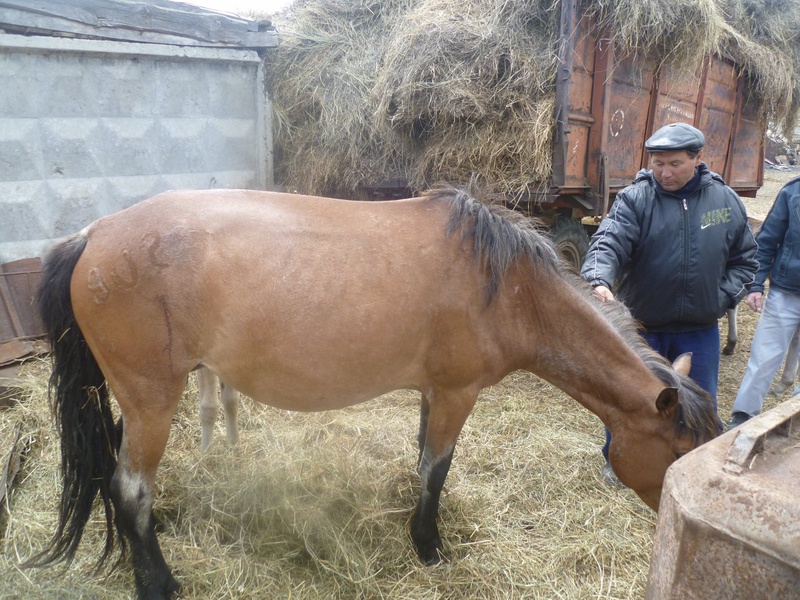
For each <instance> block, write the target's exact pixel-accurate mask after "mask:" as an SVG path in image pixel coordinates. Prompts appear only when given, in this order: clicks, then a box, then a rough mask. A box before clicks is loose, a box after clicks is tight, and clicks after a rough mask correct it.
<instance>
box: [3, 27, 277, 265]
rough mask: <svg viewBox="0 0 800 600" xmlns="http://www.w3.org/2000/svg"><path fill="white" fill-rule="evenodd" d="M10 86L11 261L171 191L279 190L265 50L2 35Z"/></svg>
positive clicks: (7, 187) (7, 214) (6, 163)
mask: <svg viewBox="0 0 800 600" xmlns="http://www.w3.org/2000/svg"><path fill="white" fill-rule="evenodd" d="M0 81H3V82H4V84H3V85H2V86H0V262H7V261H11V260H17V259H20V258H27V257H34V256H42V255H43V254H44V253H45V252H46V249H47V248H48V247H49V246H50V244H51V243H52V241H53V240H55V239H58V238H60V237H63V236H66V235H69V234H71V233H74V232H76V231H79V230H80V229H82V228H83V227H84V226H86V225H87V224H89V223H90V222H91V221H93V220H95V219H97V218H98V217H100V216H102V215H106V214H110V213H112V212H116V211H118V210H121V209H123V208H126V207H128V206H130V205H132V204H134V203H136V202H139V201H141V200H143V199H145V198H148V197H150V196H152V195H154V194H156V193H158V192H161V191H164V190H168V189H186V188H191V189H206V188H214V187H219V188H231V187H235V188H251V189H266V188H269V187H270V186H271V185H272V152H271V149H272V138H271V122H270V119H271V111H270V108H269V104H268V99H267V96H266V92H265V89H264V74H263V63H262V61H261V59H260V57H259V56H258V54H257V53H256V52H254V51H249V50H239V49H227V48H199V47H180V46H170V45H161V44H142V43H135V42H118V41H103V40H83V39H70V38H63V37H29V36H20V35H11V34H0ZM187 210H191V207H187Z"/></svg>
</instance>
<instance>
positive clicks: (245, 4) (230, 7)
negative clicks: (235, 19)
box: [179, 0, 292, 15]
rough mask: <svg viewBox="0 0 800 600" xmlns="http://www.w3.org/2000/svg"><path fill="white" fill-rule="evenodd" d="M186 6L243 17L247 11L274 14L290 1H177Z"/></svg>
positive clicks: (290, 0)
mask: <svg viewBox="0 0 800 600" xmlns="http://www.w3.org/2000/svg"><path fill="white" fill-rule="evenodd" d="M179 1H180V2H185V3H186V4H195V5H197V6H203V7H205V8H211V9H214V10H219V11H223V12H229V13H235V14H238V15H243V14H244V13H246V12H248V11H256V12H263V13H267V14H274V13H275V12H277V11H279V10H281V9H282V8H283V7H284V6H286V5H288V4H290V3H291V2H292V0H179Z"/></svg>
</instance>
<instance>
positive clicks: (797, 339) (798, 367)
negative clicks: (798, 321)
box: [772, 328, 800, 394]
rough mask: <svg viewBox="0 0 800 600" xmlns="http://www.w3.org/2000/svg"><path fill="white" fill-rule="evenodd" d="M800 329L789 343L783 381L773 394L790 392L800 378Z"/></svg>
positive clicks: (782, 374) (776, 385) (777, 384)
mask: <svg viewBox="0 0 800 600" xmlns="http://www.w3.org/2000/svg"><path fill="white" fill-rule="evenodd" d="M799 351H800V328H798V329H797V330H795V332H794V335H793V336H792V341H791V342H789V350H787V351H786V362H785V363H784V365H783V372H782V373H781V379H780V381H779V382H778V383H776V384H775V387H774V388H773V389H772V393H773V394H782V393H783V392H785V391H786V390H788V389H789V388H790V387H792V385H793V384H794V382H795V379H797V377H800V355H798V352H799Z"/></svg>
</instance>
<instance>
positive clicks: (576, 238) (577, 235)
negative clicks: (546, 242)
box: [550, 219, 589, 273]
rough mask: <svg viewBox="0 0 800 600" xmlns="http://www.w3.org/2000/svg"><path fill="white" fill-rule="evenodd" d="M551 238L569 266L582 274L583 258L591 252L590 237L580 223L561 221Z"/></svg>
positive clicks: (569, 220) (567, 220)
mask: <svg viewBox="0 0 800 600" xmlns="http://www.w3.org/2000/svg"><path fill="white" fill-rule="evenodd" d="M550 237H551V238H552V240H553V244H554V245H555V247H556V249H557V250H558V252H559V253H560V254H561V256H562V257H563V258H564V260H565V261H566V262H567V264H568V265H570V266H571V267H572V268H574V269H575V271H576V272H578V273H579V272H580V270H581V265H582V264H583V258H584V257H585V256H586V252H587V251H588V250H589V235H588V234H587V233H586V230H585V229H584V228H583V225H581V222H580V221H575V220H573V219H559V221H558V223H557V224H556V226H555V227H554V228H553V231H552V233H551V234H550Z"/></svg>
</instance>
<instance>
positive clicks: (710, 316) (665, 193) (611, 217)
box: [581, 123, 758, 482]
mask: <svg viewBox="0 0 800 600" xmlns="http://www.w3.org/2000/svg"><path fill="white" fill-rule="evenodd" d="M704 145H705V137H704V136H703V133H702V132H701V131H700V130H699V129H696V128H695V127H692V126H691V125H687V124H686V123H672V124H670V125H666V126H664V127H662V128H661V129H659V130H658V131H656V132H655V133H654V134H653V135H652V136H651V137H650V138H649V139H648V140H647V141H646V142H645V148H646V149H647V152H648V155H649V166H650V169H649V170H645V169H643V170H641V171H639V173H638V174H637V175H636V179H635V180H634V182H633V183H632V184H631V185H629V186H628V187H626V188H624V189H623V190H621V191H620V192H619V193H618V194H617V197H616V199H615V201H614V204H613V205H612V206H611V210H610V211H609V214H608V216H607V217H606V218H605V219H603V221H602V222H601V223H600V227H599V229H598V230H597V233H595V235H594V236H593V237H592V241H591V244H590V246H589V251H588V252H587V254H586V258H585V260H584V263H583V268H582V269H581V275H582V276H583V277H584V278H585V279H586V280H588V281H589V282H590V283H591V284H592V286H593V287H594V291H595V294H596V295H597V296H598V297H600V298H601V299H602V300H604V301H611V300H614V299H615V295H614V293H613V292H612V291H611V290H613V289H616V298H617V299H619V300H621V301H622V302H624V303H625V304H626V305H627V306H628V307H629V308H630V310H631V313H632V314H633V316H634V317H635V318H636V319H637V320H638V321H639V322H640V323H641V326H642V329H643V332H642V333H643V335H644V337H645V338H646V339H647V341H648V343H649V344H650V346H652V347H653V348H654V349H655V350H656V351H658V352H659V353H660V354H662V355H663V356H665V357H666V358H667V359H668V360H671V361H674V360H675V359H676V358H678V356H680V355H682V354H685V353H687V352H691V353H692V355H691V365H692V366H691V371H690V373H689V375H690V376H691V377H692V379H694V380H695V381H696V382H697V383H698V384H699V385H700V386H701V387H702V388H703V389H704V390H706V391H707V392H708V393H709V394H710V395H711V398H712V399H713V400H714V403H715V405H716V401H717V387H718V379H719V353H720V341H719V327H718V320H719V318H720V317H721V316H722V315H724V314H725V312H726V310H727V309H729V308H733V307H734V306H736V304H737V303H738V302H739V301H740V300H741V299H742V298H743V297H744V296H745V295H746V294H747V291H748V288H749V286H750V285H751V284H752V282H753V278H754V275H755V272H756V269H757V268H758V263H757V262H756V260H755V254H756V243H755V240H754V239H753V234H752V232H751V230H750V227H749V225H748V223H747V214H746V212H745V208H744V204H743V203H742V201H741V199H740V198H739V196H738V195H737V194H736V192H734V191H733V190H732V189H731V188H729V187H728V186H727V185H725V182H724V181H723V180H722V177H720V176H719V175H717V174H716V173H713V172H711V171H710V170H709V169H708V167H707V166H706V164H705V163H704V162H702V160H701V158H702V149H703V146H704ZM610 440H611V437H610V434H609V433H608V430H606V445H605V446H604V447H603V455H604V456H605V458H606V466H605V468H604V469H603V475H604V477H605V478H606V479H607V480H608V481H610V482H616V476H615V475H614V472H613V470H612V469H611V466H610V464H609V463H608V449H609V445H610Z"/></svg>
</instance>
